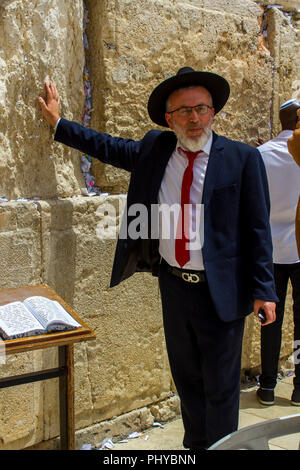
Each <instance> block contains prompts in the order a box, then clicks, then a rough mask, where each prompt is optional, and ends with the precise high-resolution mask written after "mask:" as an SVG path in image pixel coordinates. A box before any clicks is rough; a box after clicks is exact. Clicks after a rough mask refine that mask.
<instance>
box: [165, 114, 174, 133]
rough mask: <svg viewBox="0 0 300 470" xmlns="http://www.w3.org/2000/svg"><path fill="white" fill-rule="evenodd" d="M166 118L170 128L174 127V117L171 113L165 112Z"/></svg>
mask: <svg viewBox="0 0 300 470" xmlns="http://www.w3.org/2000/svg"><path fill="white" fill-rule="evenodd" d="M165 120H166V121H167V124H168V126H169V128H170V129H173V124H172V119H171V115H170V114H169V113H165Z"/></svg>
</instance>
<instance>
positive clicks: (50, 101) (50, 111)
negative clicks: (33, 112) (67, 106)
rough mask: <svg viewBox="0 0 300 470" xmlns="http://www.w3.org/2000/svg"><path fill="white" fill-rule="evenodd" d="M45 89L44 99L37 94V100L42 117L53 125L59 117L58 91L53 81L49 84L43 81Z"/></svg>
mask: <svg viewBox="0 0 300 470" xmlns="http://www.w3.org/2000/svg"><path fill="white" fill-rule="evenodd" d="M45 90H46V100H44V99H43V98H42V97H41V96H39V98H38V101H39V103H40V106H41V109H42V113H43V116H44V118H45V119H46V121H47V122H48V123H49V124H50V125H51V126H52V127H55V125H56V123H57V121H58V119H59V118H60V115H59V96H58V92H57V89H56V86H55V85H54V83H53V82H50V83H49V85H48V84H47V83H45Z"/></svg>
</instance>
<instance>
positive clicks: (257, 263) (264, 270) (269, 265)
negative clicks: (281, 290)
mask: <svg viewBox="0 0 300 470" xmlns="http://www.w3.org/2000/svg"><path fill="white" fill-rule="evenodd" d="M241 198H242V210H243V217H242V221H243V224H242V225H243V231H244V235H245V238H244V240H246V243H247V245H245V246H244V250H245V249H246V250H247V252H248V259H249V268H248V269H249V273H250V279H251V280H252V281H251V282H252V286H251V290H252V293H253V299H262V300H266V301H274V302H276V301H278V298H277V295H276V291H275V285H274V277H273V245H272V238H271V228H270V223H269V215H270V197H269V187H268V180H267V174H266V170H265V166H264V163H263V160H262V157H261V155H260V153H259V151H258V150H256V149H252V150H251V151H249V156H248V159H247V162H246V165H245V167H244V171H243V184H242V190H241Z"/></svg>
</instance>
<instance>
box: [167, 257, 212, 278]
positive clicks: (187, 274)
mask: <svg viewBox="0 0 300 470" xmlns="http://www.w3.org/2000/svg"><path fill="white" fill-rule="evenodd" d="M161 264H162V265H164V266H165V267H166V268H167V271H168V272H169V273H171V274H173V276H177V277H179V278H180V279H182V280H183V281H185V282H189V283H191V284H198V282H205V281H206V276H205V271H189V270H185V269H180V268H175V267H174V266H170V265H169V264H168V263H167V262H166V261H165V260H164V259H163V258H162V259H161Z"/></svg>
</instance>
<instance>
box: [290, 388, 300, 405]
mask: <svg viewBox="0 0 300 470" xmlns="http://www.w3.org/2000/svg"><path fill="white" fill-rule="evenodd" d="M291 404H292V405H294V406H300V390H294V391H293V394H292V398H291Z"/></svg>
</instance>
